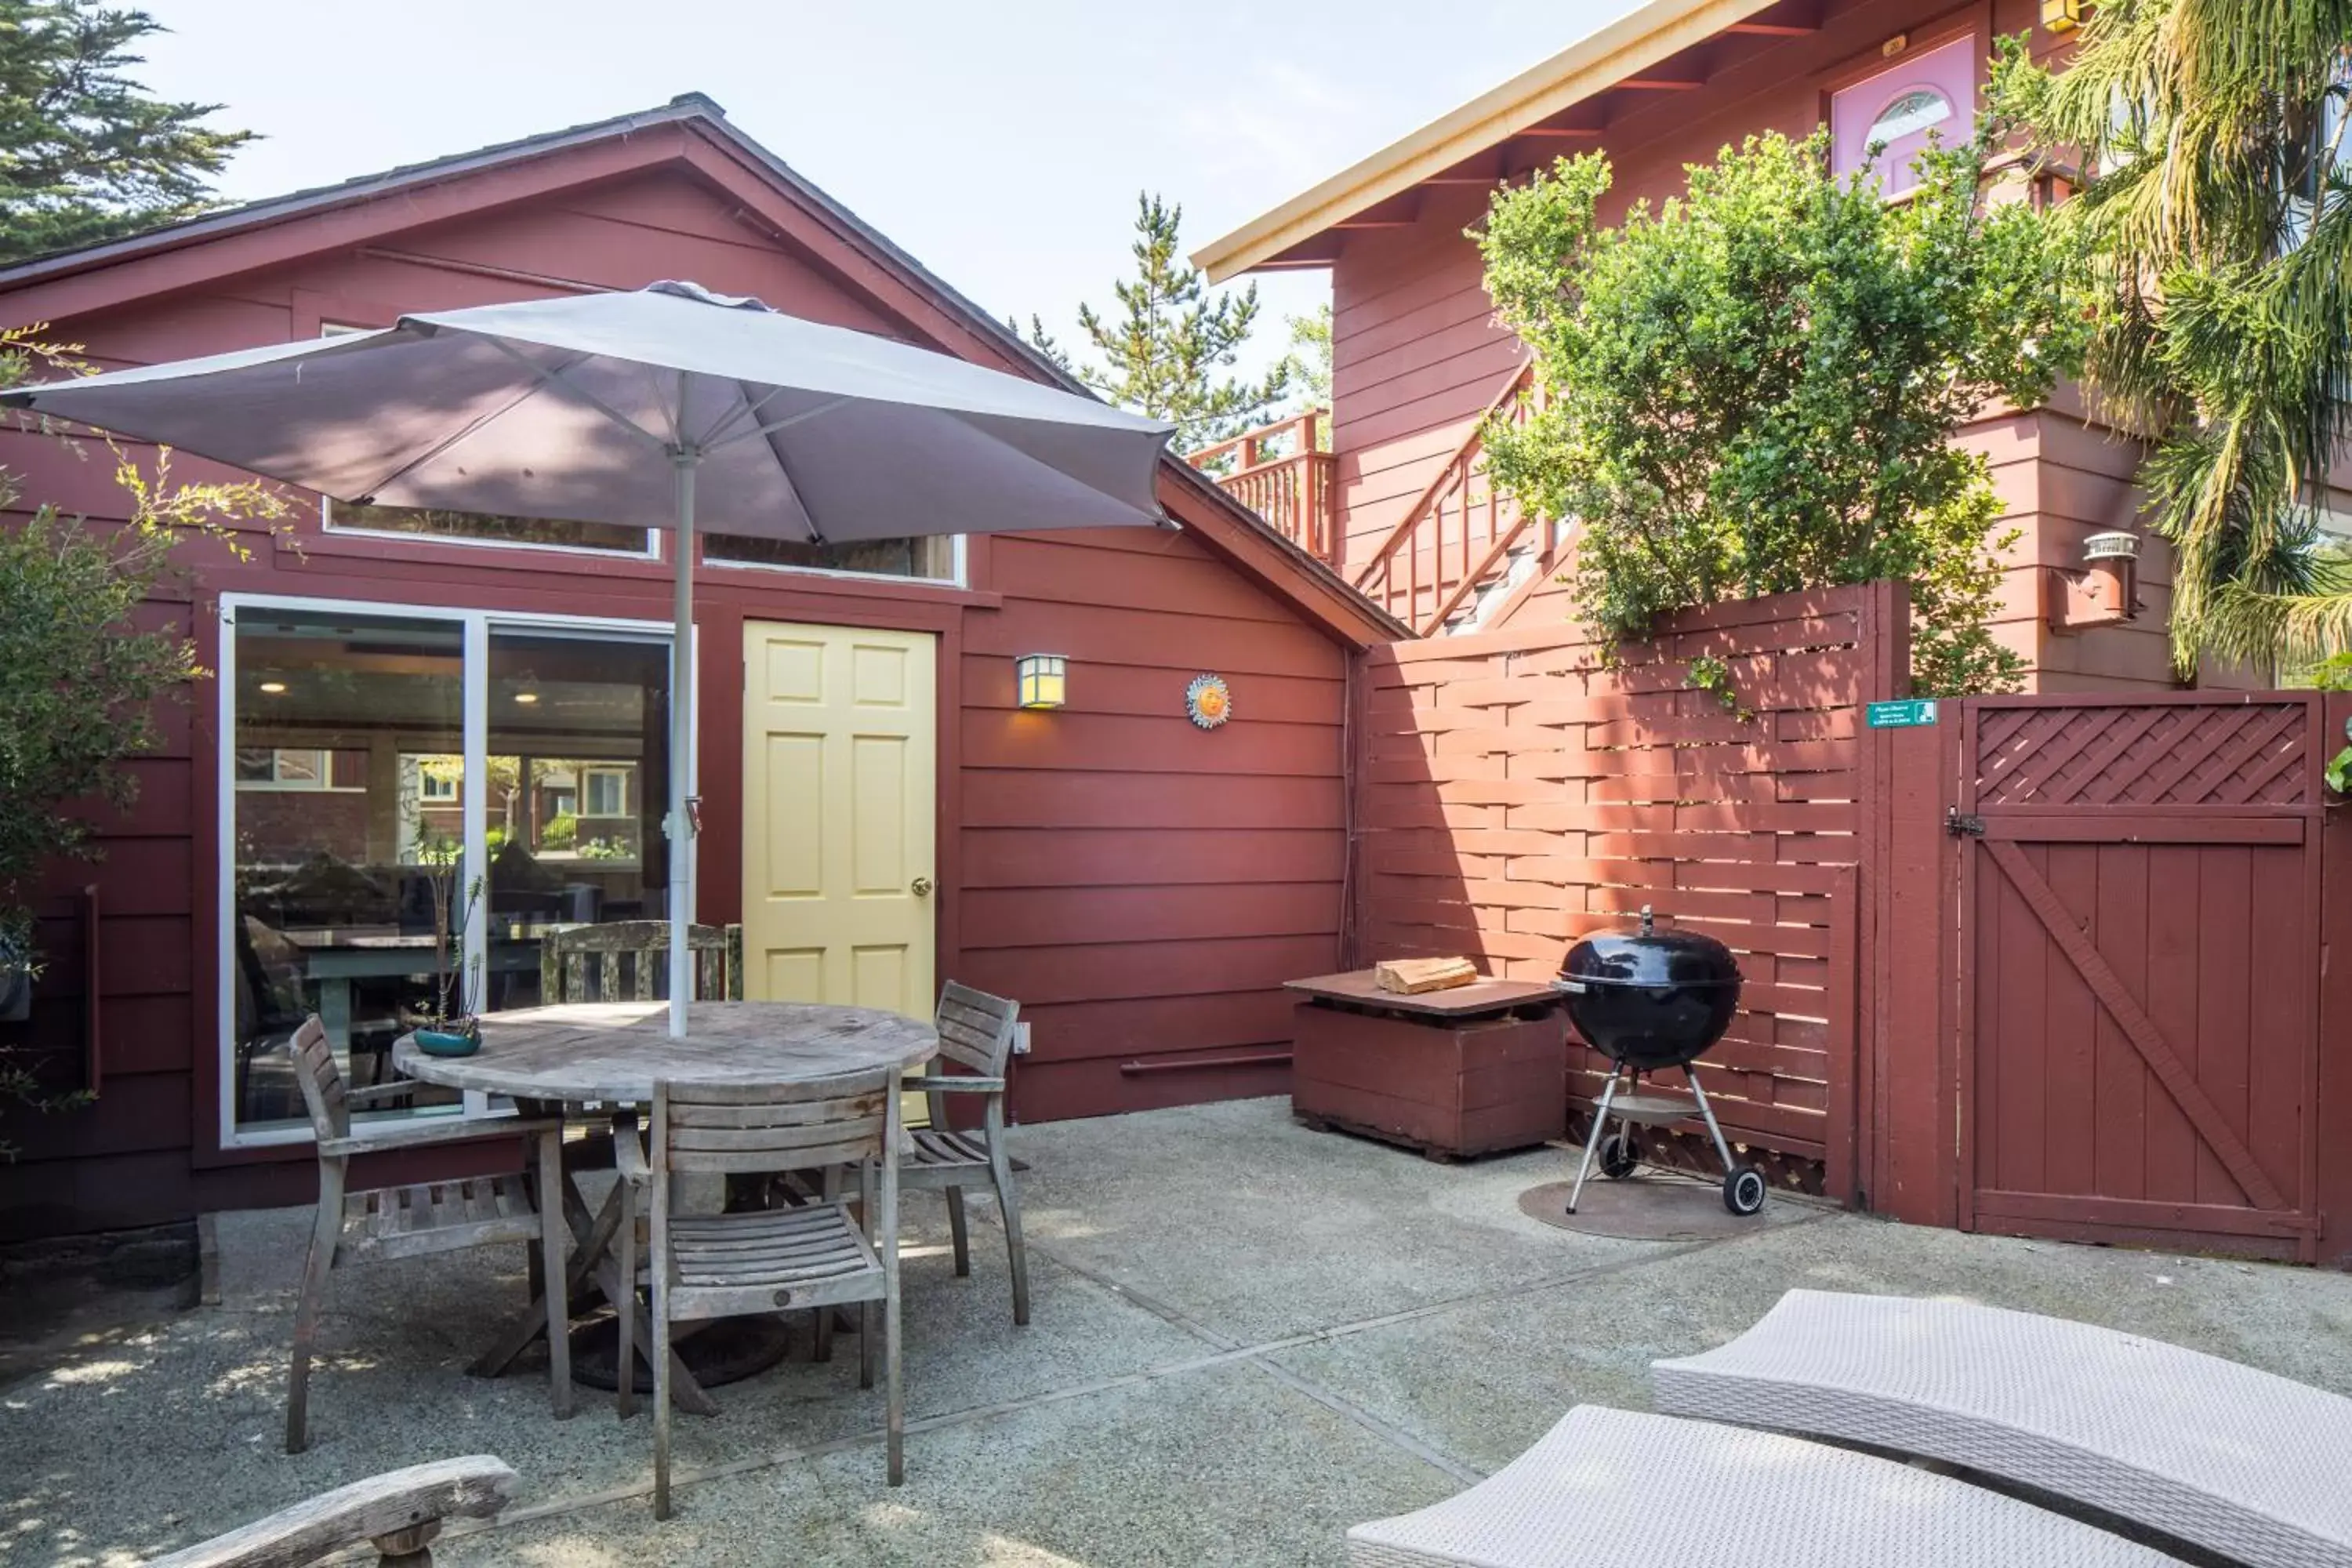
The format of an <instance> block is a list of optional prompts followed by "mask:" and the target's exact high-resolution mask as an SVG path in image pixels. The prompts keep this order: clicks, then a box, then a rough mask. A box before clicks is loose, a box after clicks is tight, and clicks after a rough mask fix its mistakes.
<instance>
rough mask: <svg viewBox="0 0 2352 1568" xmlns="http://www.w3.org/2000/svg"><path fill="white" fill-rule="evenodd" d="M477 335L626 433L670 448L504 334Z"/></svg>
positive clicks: (584, 357)
mask: <svg viewBox="0 0 2352 1568" xmlns="http://www.w3.org/2000/svg"><path fill="white" fill-rule="evenodd" d="M476 335H478V336H479V337H480V338H481V341H482V342H486V343H488V344H490V345H491V346H492V347H494V348H496V349H497V350H498V351H499V353H502V354H504V355H506V356H507V358H509V359H510V360H512V361H514V362H515V363H517V364H519V365H520V366H522V367H523V369H525V370H527V371H529V372H530V374H533V375H535V376H537V377H539V379H540V382H541V384H543V385H547V386H554V387H560V388H562V390H563V391H565V392H568V393H570V394H571V395H572V396H574V397H576V398H578V399H579V400H580V401H581V402H583V403H584V404H586V405H588V406H589V407H591V408H593V409H594V410H595V411H596V412H597V413H599V414H602V415H603V416H604V417H605V418H607V419H610V420H611V421H612V422H613V423H614V424H615V425H618V426H620V427H621V428H622V429H624V430H626V431H627V432H629V434H631V435H633V436H637V437H643V438H644V439H645V440H647V441H649V442H651V443H653V445H655V446H656V447H660V448H661V449H662V450H663V451H665V452H667V451H668V450H669V447H670V444H669V443H668V442H667V441H665V440H663V439H662V438H661V437H659V436H657V435H656V434H654V432H652V431H651V430H648V429H646V427H645V426H642V425H640V424H638V423H637V422H636V421H635V420H634V419H632V418H630V417H629V416H627V415H625V414H624V413H622V412H621V411H620V410H619V409H617V408H615V407H614V406H613V405H611V404H609V403H607V402H605V401H604V399H603V398H601V397H599V396H597V395H595V394H594V393H593V392H591V391H589V390H588V389H587V388H586V387H584V386H582V385H580V384H578V383H577V382H572V381H566V380H564V379H563V375H562V372H561V371H551V370H549V369H548V368H547V367H546V366H544V365H541V364H534V363H531V362H530V360H528V359H526V358H524V357H523V356H522V355H521V354H520V353H518V352H516V349H515V347H514V345H513V344H512V343H509V342H507V341H506V340H505V339H504V338H499V337H492V336H490V335H489V334H488V333H480V334H476ZM595 357H596V356H595V355H593V354H587V353H583V354H582V355H580V356H579V358H577V359H574V360H572V361H571V362H570V363H568V364H566V365H565V366H564V367H563V368H564V369H565V370H569V369H570V368H571V367H572V365H575V364H579V363H583V362H584V361H587V360H591V359H593V358H595ZM534 390H536V389H534ZM518 401H520V399H518Z"/></svg>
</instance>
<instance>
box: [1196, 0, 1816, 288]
mask: <svg viewBox="0 0 2352 1568" xmlns="http://www.w3.org/2000/svg"><path fill="white" fill-rule="evenodd" d="M1777 3H1778V0H1649V4H1647V5H1643V6H1642V7H1641V8H1640V9H1639V10H1636V11H1633V12H1632V13H1630V14H1629V15H1627V16H1621V17H1619V18H1618V19H1617V20H1616V21H1614V22H1612V23H1610V24H1609V25H1608V26H1605V27H1602V28H1601V29H1600V30H1599V31H1598V32H1595V33H1592V34H1590V35H1589V36H1587V37H1583V38H1580V39H1579V40H1578V41H1577V42H1575V43H1573V44H1570V46H1569V47H1567V48H1565V49H1562V50H1561V51H1560V52H1559V53H1558V54H1556V55H1554V56H1552V57H1551V58H1549V59H1548V60H1546V61H1544V62H1543V63H1542V64H1541V65H1538V66H1536V67H1534V68H1530V69H1528V70H1525V71H1522V72H1520V73H1519V74H1518V75H1517V76H1515V77H1513V78H1512V79H1510V80H1508V81H1507V82H1505V83H1504V84H1503V85H1502V86H1500V87H1498V88H1496V89H1494V90H1493V91H1491V92H1487V93H1484V94H1481V95H1480V96H1479V97H1477V98H1474V99H1472V100H1470V101H1469V102H1467V103H1465V104H1464V105H1462V106H1461V107H1460V108H1459V109H1455V110H1451V111H1450V112H1448V113H1446V114H1444V115H1441V116H1439V117H1438V118H1437V119H1435V120H1433V121H1430V122H1429V123H1428V124H1426V125H1424V126H1423V127H1422V128H1421V129H1420V130H1418V131H1415V132H1412V134H1410V135H1407V136H1404V137H1402V138H1401V139H1399V140H1398V141H1396V142H1391V143H1390V144H1389V145H1388V146H1386V147H1383V148H1381V150H1380V151H1379V152H1377V153H1373V154H1372V155H1371V156H1370V157H1369V158H1366V159H1364V160H1362V161H1361V162H1360V163H1355V164H1353V165H1351V166H1349V167H1348V168H1346V169H1343V170H1341V171H1340V172H1339V174H1334V175H1332V176H1331V177H1330V178H1329V179H1328V180H1326V181H1324V182H1323V183H1322V184H1319V185H1317V186H1315V187H1314V188H1313V189H1312V190H1309V191H1306V192H1304V193H1302V194H1301V195H1296V196H1293V197H1292V198H1291V199H1290V200H1288V201H1286V202H1285V203H1283V204H1282V205H1280V206H1278V207H1276V208H1275V209H1274V210H1273V211H1272V212H1269V213H1266V214H1264V215H1263V216H1258V217H1255V218H1252V219H1251V220H1250V221H1249V222H1247V223H1245V224H1244V225H1242V226H1241V227H1239V228H1237V229H1235V230H1234V231H1233V232H1232V233H1231V234H1228V235H1225V236H1223V237H1221V238H1217V239H1213V240H1211V241H1210V242H1209V243H1208V244H1206V245H1204V246H1202V247H1201V248H1200V249H1198V250H1196V251H1194V252H1193V253H1192V264H1193V265H1194V266H1195V267H1198V268H1202V270H1203V271H1205V272H1207V273H1208V275H1209V279H1210V280H1211V281H1212V282H1217V283H1222V282H1223V281H1224V280H1225V279H1229V278H1232V277H1234V276H1235V275H1236V274H1239V273H1243V272H1247V271H1249V270H1250V269H1251V268H1255V267H1260V266H1264V265H1266V264H1268V263H1277V264H1279V263H1282V262H1284V261H1287V262H1288V263H1289V264H1291V265H1298V266H1328V264H1329V258H1328V257H1316V256H1304V255H1302V256H1294V257H1286V256H1285V253H1286V252H1289V251H1292V250H1294V249H1295V248H1296V247H1299V246H1300V245H1302V244H1303V243H1304V242H1306V241H1308V240H1311V239H1314V238H1316V237H1318V236H1319V235H1322V234H1324V233H1325V232H1326V231H1327V230H1328V229H1330V228H1331V227H1332V226H1335V225H1337V224H1339V223H1343V222H1345V221H1346V220H1348V219H1349V218H1352V217H1354V216H1357V215H1358V214H1360V213H1362V212H1363V211H1364V210H1365V209H1366V208H1368V207H1371V206H1373V205H1377V204H1379V203H1381V202H1384V201H1387V200H1389V199H1390V198H1391V197H1393V196H1398V195H1403V194H1404V193H1405V192H1407V191H1409V190H1411V189H1412V187H1413V186H1414V185H1416V184H1420V183H1421V182H1422V181H1423V180H1426V179H1428V178H1430V177H1431V176H1432V175H1435V174H1443V173H1444V172H1445V171H1446V170H1448V169H1450V168H1452V167H1454V165H1455V164H1457V163H1461V162H1463V160H1465V159H1466V158H1470V157H1473V156H1475V155H1476V154H1477V153H1483V152H1485V151H1486V150H1487V149H1489V148H1491V147H1494V146H1496V144H1497V143H1499V142H1505V141H1507V140H1508V139H1509V138H1510V137H1512V136H1514V135H1517V134H1519V133H1521V132H1527V131H1528V130H1530V129H1531V128H1533V127H1536V126H1538V125H1540V124H1542V123H1543V122H1544V121H1547V120H1549V119H1550V118H1551V117H1552V116H1554V115H1556V114H1559V113H1560V112H1561V111H1562V110H1568V109H1571V108H1574V107H1575V106H1576V105H1578V104H1580V103H1582V102H1585V101H1586V100H1590V99H1591V98H1593V97H1595V96H1597V95H1598V94H1600V93H1602V92H1605V91H1607V90H1608V89H1611V88H1613V87H1616V86H1618V85H1620V84H1621V83H1624V82H1626V81H1628V80H1631V79H1639V78H1640V77H1641V75H1642V73H1643V71H1645V70H1648V69H1650V68H1653V67H1655V66H1657V65H1660V64H1662V63H1663V62H1664V61H1665V60H1667V59H1668V58H1671V57H1673V56H1675V55H1677V54H1680V53H1681V52H1682V51H1684V50H1685V49H1687V48H1690V47H1693V46H1694V45H1696V44H1701V43H1704V42H1706V40H1708V39H1710V38H1712V37H1715V36H1716V35H1717V34H1719V33H1723V32H1726V31H1728V30H1732V29H1734V28H1736V27H1738V26H1739V25H1740V24H1742V23H1746V22H1748V20H1749V18H1751V17H1754V16H1756V15H1757V14H1758V13H1759V12H1762V11H1767V10H1769V9H1771V8H1772V7H1773V5H1775V4H1777ZM1788 30H1789V31H1791V32H1794V31H1810V30H1811V27H1810V26H1801V27H1791V28H1790V29H1788ZM1775 31H1778V30H1777V29H1776V30H1775Z"/></svg>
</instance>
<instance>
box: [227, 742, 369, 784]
mask: <svg viewBox="0 0 2352 1568" xmlns="http://www.w3.org/2000/svg"><path fill="white" fill-rule="evenodd" d="M335 756H336V754H335V753H334V752H331V751H326V750H322V749H320V748H317V747H309V746H304V747H292V746H239V747H238V748H237V750H236V787H237V788H239V789H283V790H331V789H344V790H352V789H360V788H362V787H364V786H363V785H362V784H359V783H357V782H356V778H357V773H356V770H355V769H354V768H353V766H352V763H349V762H346V763H344V764H343V765H342V772H341V773H338V772H337V768H336V762H335Z"/></svg>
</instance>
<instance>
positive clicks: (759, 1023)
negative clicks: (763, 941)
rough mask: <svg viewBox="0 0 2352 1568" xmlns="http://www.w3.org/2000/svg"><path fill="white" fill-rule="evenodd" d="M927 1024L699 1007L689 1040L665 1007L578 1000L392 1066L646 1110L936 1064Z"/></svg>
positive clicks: (529, 1095) (570, 1100) (487, 1024)
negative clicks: (669, 1098)
mask: <svg viewBox="0 0 2352 1568" xmlns="http://www.w3.org/2000/svg"><path fill="white" fill-rule="evenodd" d="M939 1048H940V1037H939V1036H938V1034H937V1033H936V1032H934V1031H933V1029H932V1028H931V1026H929V1024H925V1023H921V1022H919V1021H918V1020H916V1019H913V1018H908V1017H904V1016H900V1015H899V1014H897V1013H885V1012H881V1011H879V1010H878V1009H876V1008H872V1007H829V1006H823V1005H816V1004H813V1003H806V1002H695V1003H690V1004H688V1006H687V1009H686V1036H685V1037H684V1038H683V1039H675V1040H674V1039H672V1038H670V1035H669V1004H668V1003H667V1002H584V1003H572V1004H568V1005H563V1006H559V1007H527V1008H524V1009H522V1010H521V1011H520V1012H514V1013H492V1014H489V1015H488V1016H485V1017H484V1018H483V1019H482V1048H481V1049H480V1050H478V1051H476V1052H475V1053H474V1054H473V1055H472V1056H469V1057H436V1056H431V1055H428V1054H427V1053H426V1052H425V1050H423V1049H422V1048H421V1047H418V1045H417V1044H416V1041H415V1038H414V1037H410V1036H406V1035H404V1036H402V1037H401V1038H400V1040H399V1042H398V1043H397V1044H396V1045H394V1047H393V1048H392V1065H393V1066H394V1068H398V1069H399V1070H400V1071H401V1072H403V1073H405V1074H406V1075H407V1076H408V1077H410V1078H413V1079H419V1080H420V1081H422V1082H425V1083H435V1084H440V1085H441V1086H443V1087H444V1088H446V1089H479V1090H482V1091H483V1092H485V1093H488V1094H503V1095H509V1096H511V1097H512V1098H513V1099H515V1100H538V1101H541V1102H543V1103H549V1104H561V1105H572V1106H579V1105H589V1104H600V1105H609V1104H612V1103H614V1102H615V1101H618V1102H621V1103H624V1104H638V1105H642V1104H644V1103H645V1102H646V1101H647V1100H651V1099H653V1097H654V1080H655V1079H669V1080H670V1081H672V1082H688V1083H706V1084H719V1083H782V1082H799V1081H803V1080H812V1079H827V1078H845V1077H847V1076H849V1075H850V1074H853V1073H861V1072H876V1071H879V1070H880V1069H882V1068H894V1067H895V1068H914V1067H919V1066H921V1065H922V1064H923V1063H925V1062H927V1061H929V1060H930V1059H931V1058H932V1057H933V1056H934V1055H935V1054H937V1052H938V1051H939Z"/></svg>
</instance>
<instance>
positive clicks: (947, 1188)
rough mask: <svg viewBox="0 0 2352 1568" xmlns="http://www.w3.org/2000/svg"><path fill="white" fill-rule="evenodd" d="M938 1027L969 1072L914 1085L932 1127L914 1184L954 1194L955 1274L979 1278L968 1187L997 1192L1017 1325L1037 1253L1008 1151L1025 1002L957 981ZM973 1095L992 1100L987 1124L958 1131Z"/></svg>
mask: <svg viewBox="0 0 2352 1568" xmlns="http://www.w3.org/2000/svg"><path fill="white" fill-rule="evenodd" d="M933 1023H934V1025H935V1026H936V1027H937V1028H938V1030H939V1036H940V1055H939V1060H940V1062H945V1063H950V1064H952V1065H953V1066H955V1067H957V1068H963V1069H964V1070H963V1071H962V1072H947V1073H943V1072H940V1071H938V1070H936V1066H937V1064H934V1070H933V1071H932V1072H930V1073H929V1074H927V1075H926V1076H924V1077H922V1078H920V1079H909V1080H908V1087H910V1088H914V1089H921V1090H922V1091H923V1093H924V1098H925V1102H926V1104H927V1105H928V1106H929V1115H928V1116H927V1118H926V1121H929V1126H927V1127H922V1128H919V1129H918V1130H917V1131H914V1132H913V1133H911V1134H910V1135H909V1137H908V1152H907V1173H906V1184H907V1185H908V1186H909V1187H913V1188H921V1189H928V1190H933V1191H939V1192H944V1193H945V1194H947V1200H948V1229H949V1233H950V1236H951V1237H952V1238H953V1239H954V1242H955V1271H956V1273H957V1274H959V1275H963V1276H968V1275H970V1274H971V1236H970V1233H969V1230H968V1228H967V1226H966V1223H965V1217H964V1205H963V1190H964V1188H965V1187H966V1186H967V1185H974V1186H976V1185H978V1184H980V1183H982V1182H983V1181H985V1182H986V1183H988V1184H989V1185H991V1186H992V1187H993V1188H995V1190H996V1206H997V1212H998V1214H999V1215H1001V1216H1002V1217H1003V1221H1004V1242H1005V1247H1006V1250H1007V1252H1008V1254H1009V1255H1010V1258H1011V1261H1012V1268H1013V1322H1014V1323H1015V1324H1026V1323H1027V1322H1028V1321H1029V1253H1028V1248H1027V1247H1026V1246H1024V1243H1023V1241H1022V1237H1021V1196H1020V1194H1019V1192H1018V1191H1017V1190H1016V1189H1015V1188H1014V1186H1013V1156H1012V1153H1011V1152H1010V1151H1009V1150H1007V1148H1006V1147H1005V1134H1004V1129H1005V1125H1006V1119H1005V1093H1006V1090H1007V1088H1008V1079H1007V1077H1006V1075H1007V1074H1008V1073H1009V1072H1010V1071H1011V1070H1012V1066H1013V1042H1014V1041H1015V1040H1017V1039H1018V1038H1019V1037H1020V1026H1021V1005H1020V1004H1019V1003H1018V1002H1013V1001H1008V1000H1007V999H1005V998H1004V997H1002V996H992V995H990V994H988V993H987V992H985V991H975V990H973V989H972V988H971V986H969V985H960V984H956V983H955V982H954V981H952V980H950V981H949V982H948V983H947V984H946V985H945V986H943V987H942V988H941V989H940V1006H939V1012H938V1014H937V1015H936V1016H935V1017H934V1019H933ZM973 1094H977V1095H981V1096H984V1097H985V1098H984V1099H983V1100H982V1105H981V1125H980V1126H979V1128H977V1129H976V1130H973V1131H956V1130H955V1129H953V1128H952V1127H950V1124H949V1121H948V1100H949V1097H950V1096H951V1095H973Z"/></svg>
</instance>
